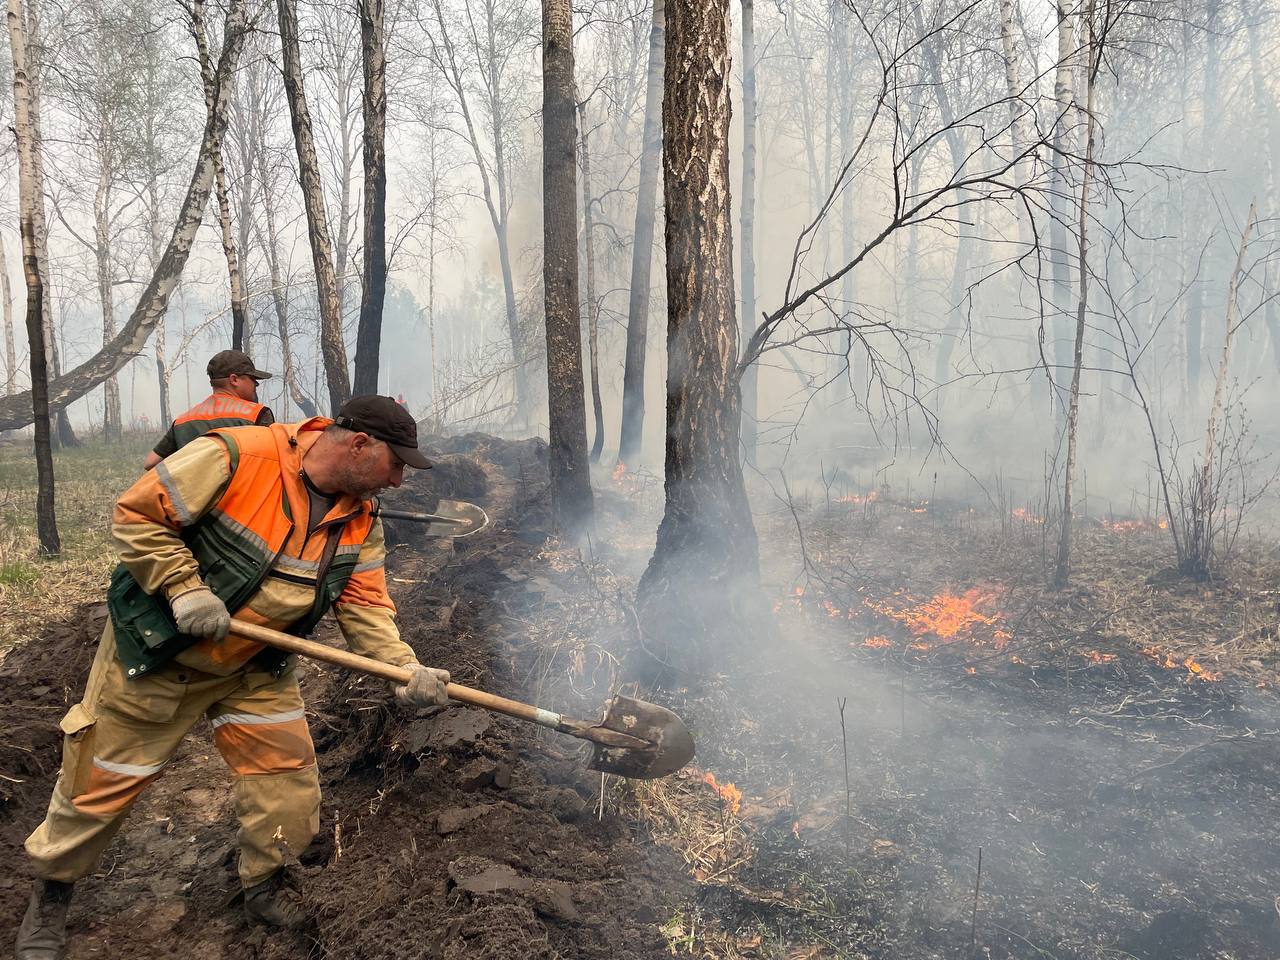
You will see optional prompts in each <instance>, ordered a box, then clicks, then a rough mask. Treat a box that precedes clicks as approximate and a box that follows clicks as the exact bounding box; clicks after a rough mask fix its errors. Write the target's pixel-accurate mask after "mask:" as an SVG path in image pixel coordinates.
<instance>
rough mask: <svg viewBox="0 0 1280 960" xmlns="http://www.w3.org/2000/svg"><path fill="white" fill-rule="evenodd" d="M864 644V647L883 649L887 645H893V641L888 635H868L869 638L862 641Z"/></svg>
mask: <svg viewBox="0 0 1280 960" xmlns="http://www.w3.org/2000/svg"><path fill="white" fill-rule="evenodd" d="M862 645H863V646H864V647H869V648H870V649H872V650H883V649H884V648H885V647H892V646H893V641H892V640H890V639H889V638H888V637H880V636H875V637H867V639H865V640H863V641H862Z"/></svg>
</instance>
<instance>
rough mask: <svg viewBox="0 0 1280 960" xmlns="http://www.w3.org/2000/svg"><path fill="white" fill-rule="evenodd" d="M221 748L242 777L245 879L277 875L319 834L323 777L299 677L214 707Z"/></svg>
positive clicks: (249, 882)
mask: <svg viewBox="0 0 1280 960" xmlns="http://www.w3.org/2000/svg"><path fill="white" fill-rule="evenodd" d="M209 720H210V722H211V723H212V725H213V738H214V743H216V744H217V747H218V750H219V752H220V753H221V754H222V757H223V759H224V760H226V762H227V766H229V767H230V768H231V772H232V774H233V776H234V779H235V795H236V807H237V812H238V813H239V817H240V832H239V835H238V839H239V842H240V879H241V882H242V883H243V884H244V885H245V886H246V887H248V886H253V885H254V884H256V883H260V882H261V881H263V880H265V879H266V878H267V877H269V876H271V874H273V873H275V871H276V870H278V869H279V868H280V866H281V864H282V863H283V862H284V857H285V853H286V851H288V852H291V853H292V854H293V855H294V856H297V855H298V854H300V853H302V851H303V850H304V849H305V848H306V846H307V844H309V843H310V842H311V840H312V838H313V837H315V835H316V833H317V831H318V830H319V829H320V777H319V774H318V771H317V769H316V753H315V747H314V746H313V745H312V742H311V731H310V730H309V729H308V728H307V720H306V715H305V713H304V707H303V703H302V694H301V692H300V691H299V690H298V681H297V678H295V677H294V676H293V675H292V674H289V675H286V676H284V677H281V678H279V679H278V680H275V681H274V682H272V683H270V684H268V685H264V686H256V687H252V688H251V687H250V686H249V685H248V684H245V685H242V686H240V687H239V688H238V689H236V690H235V691H233V692H232V693H231V694H229V695H228V696H226V697H223V698H222V699H221V700H220V701H219V702H218V703H217V704H215V705H214V706H213V707H212V708H211V709H210V710H209Z"/></svg>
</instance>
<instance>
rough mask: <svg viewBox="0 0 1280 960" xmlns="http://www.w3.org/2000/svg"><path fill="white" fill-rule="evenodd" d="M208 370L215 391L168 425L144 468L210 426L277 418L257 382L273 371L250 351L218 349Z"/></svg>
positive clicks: (263, 422)
mask: <svg viewBox="0 0 1280 960" xmlns="http://www.w3.org/2000/svg"><path fill="white" fill-rule="evenodd" d="M206 371H207V372H208V374H209V386H211V387H213V393H211V394H210V395H209V396H208V397H207V398H206V399H204V400H202V401H200V402H199V403H197V404H196V405H195V406H194V407H192V408H191V409H190V410H188V411H187V412H186V413H184V414H183V415H182V416H180V417H178V419H177V420H174V421H173V423H171V424H170V425H169V430H168V432H167V433H166V434H165V435H164V436H163V437H161V438H160V442H159V443H157V444H156V445H155V449H153V450H152V451H151V452H150V453H148V454H147V458H146V459H145V460H143V461H142V468H143V469H144V470H150V469H151V468H152V467H154V466H155V465H156V464H157V463H159V462H160V461H161V460H163V459H164V458H165V457H167V456H169V455H170V454H173V453H177V451H178V450H180V449H181V448H182V447H185V446H186V445H187V444H188V443H190V442H191V441H192V440H194V439H196V437H203V436H204V435H205V434H206V433H208V432H209V431H210V430H217V429H218V428H220V427H249V426H253V425H255V424H256V425H257V426H260V427H266V426H270V425H271V424H273V423H275V422H276V418H275V415H274V414H272V412H271V408H270V407H267V406H266V405H265V404H261V403H259V402H258V383H259V381H262V380H270V379H271V374H269V373H266V372H265V371H262V370H259V369H258V368H257V367H255V366H254V365H253V361H252V360H250V359H249V355H248V354H247V353H241V352H240V351H239V350H223V351H221V352H220V353H215V354H214V355H213V357H212V358H211V359H210V360H209V365H208V367H207V368H206Z"/></svg>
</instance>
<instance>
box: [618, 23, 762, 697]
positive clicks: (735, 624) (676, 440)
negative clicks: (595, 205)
mask: <svg viewBox="0 0 1280 960" xmlns="http://www.w3.org/2000/svg"><path fill="white" fill-rule="evenodd" d="M727 6H728V0H713V2H709V0H669V2H668V4H667V8H666V31H667V37H666V62H667V64H668V69H667V71H666V81H665V85H664V86H665V94H664V101H663V133H664V136H663V189H664V191H665V193H666V247H667V437H666V486H665V492H666V505H665V511H664V513H663V517H662V523H661V525H660V526H659V527H658V537H657V546H656V549H655V550H654V554H653V558H652V559H651V560H650V561H649V567H648V569H647V570H646V571H645V573H644V576H643V577H642V578H641V581H640V586H639V591H638V596H637V608H638V609H637V612H638V615H639V623H640V628H641V631H642V634H643V636H642V640H643V645H642V649H643V651H644V654H643V659H642V660H641V661H640V663H638V664H637V667H638V669H640V670H641V671H643V672H644V673H645V674H647V675H648V677H649V678H651V679H657V678H661V677H663V676H670V675H671V673H672V672H673V671H675V672H678V671H687V672H692V673H701V672H703V671H705V670H707V669H708V668H709V667H710V666H711V665H712V664H713V663H714V660H715V658H716V656H717V655H718V654H720V653H723V651H724V650H726V649H727V648H729V647H730V645H740V644H742V642H743V637H744V635H745V633H746V630H745V626H744V620H745V614H746V612H747V610H748V609H749V608H750V606H751V605H752V603H753V589H754V590H758V583H759V569H758V568H759V563H758V554H757V544H756V534H755V528H754V526H753V525H752V522H751V510H750V507H749V505H748V503H747V495H746V488H745V485H744V483H743V478H742V466H741V460H740V452H741V450H740V446H739V442H740V438H739V425H740V423H741V407H740V401H739V395H738V370H737V366H738V325H737V321H736V319H735V316H734V284H733V229H732V226H731V223H730V200H729V117H730V106H729V82H730V73H731V71H730V64H729V46H728V36H727V30H728V10H727Z"/></svg>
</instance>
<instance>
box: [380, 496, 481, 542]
mask: <svg viewBox="0 0 1280 960" xmlns="http://www.w3.org/2000/svg"><path fill="white" fill-rule="evenodd" d="M373 515H374V516H375V517H382V518H384V519H386V520H409V521H411V522H413V523H424V524H426V529H425V530H423V531H422V534H423V536H426V537H447V538H448V539H450V540H458V539H460V538H461V537H469V536H471V534H473V533H479V532H480V531H481V530H483V529H484V528H485V527H487V526H488V525H489V515H488V514H487V513H485V512H484V510H483V508H481V507H478V506H476V505H475V504H474V503H468V502H467V501H465V500H441V501H440V502H439V503H437V504H436V512H435V513H411V512H409V511H408V510H388V509H386V508H385V507H383V506H382V505H381V504H379V505H378V507H377V509H376V510H374V512H373Z"/></svg>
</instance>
